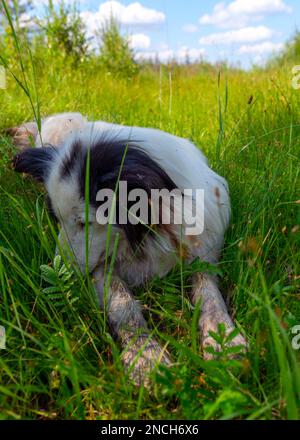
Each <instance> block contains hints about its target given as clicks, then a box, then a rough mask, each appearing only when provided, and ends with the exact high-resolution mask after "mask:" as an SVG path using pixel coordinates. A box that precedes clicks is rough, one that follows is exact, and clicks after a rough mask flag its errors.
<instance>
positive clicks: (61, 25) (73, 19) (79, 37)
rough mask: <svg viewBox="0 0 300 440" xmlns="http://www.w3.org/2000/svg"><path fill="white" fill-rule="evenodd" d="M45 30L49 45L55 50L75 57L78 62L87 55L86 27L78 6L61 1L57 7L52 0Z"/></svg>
mask: <svg viewBox="0 0 300 440" xmlns="http://www.w3.org/2000/svg"><path fill="white" fill-rule="evenodd" d="M44 30H45V33H46V38H47V43H48V47H50V48H51V49H52V50H53V51H54V52H57V53H60V54H61V53H62V54H63V55H65V56H70V57H73V58H74V60H75V61H76V62H78V61H80V60H81V59H82V58H84V57H86V56H87V53H88V45H87V41H86V36H85V28H84V25H83V22H82V19H81V17H80V14H79V13H78V10H77V9H76V6H74V5H73V6H71V5H66V4H65V3H64V2H63V1H61V2H60V3H59V5H58V6H57V8H55V7H54V4H53V1H52V0H50V1H49V5H48V10H47V17H46V26H45V28H44Z"/></svg>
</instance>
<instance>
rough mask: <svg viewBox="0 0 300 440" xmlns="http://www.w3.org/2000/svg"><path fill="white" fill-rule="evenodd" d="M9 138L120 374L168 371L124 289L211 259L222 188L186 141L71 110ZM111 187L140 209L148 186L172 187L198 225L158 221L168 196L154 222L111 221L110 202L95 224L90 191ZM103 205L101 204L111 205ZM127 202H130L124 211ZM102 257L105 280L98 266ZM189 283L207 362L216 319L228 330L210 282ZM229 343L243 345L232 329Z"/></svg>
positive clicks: (218, 242) (224, 221) (216, 254)
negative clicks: (118, 358) (97, 312)
mask: <svg viewBox="0 0 300 440" xmlns="http://www.w3.org/2000/svg"><path fill="white" fill-rule="evenodd" d="M10 134H11V135H12V136H13V142H14V143H15V145H16V146H18V147H19V148H20V152H19V153H18V154H17V155H16V156H15V157H14V159H13V167H14V169H15V170H16V171H17V172H20V173H26V174H29V175H31V176H33V178H35V179H36V180H37V181H39V182H42V183H43V184H44V185H45V188H46V190H47V194H48V198H49V202H50V207H51V211H52V212H53V214H54V215H55V217H56V219H57V221H58V222H59V224H60V232H59V237H58V238H59V244H60V245H59V248H60V249H61V250H63V251H64V250H65V252H66V253H67V254H68V255H69V258H71V260H72V262H73V263H74V264H76V265H77V266H78V267H79V268H80V270H81V271H82V272H83V273H86V271H88V272H89V273H90V274H91V275H92V277H93V278H94V280H95V289H96V292H97V295H98V298H99V302H100V305H101V307H102V308H105V310H106V313H107V315H106V316H107V319H108V322H109V326H110V328H111V331H112V333H113V335H114V337H115V338H117V340H118V341H119V342H120V344H121V347H122V360H123V363H124V365H125V368H127V369H128V370H130V371H131V375H132V377H133V379H134V380H135V381H136V382H137V383H143V382H144V383H145V381H147V378H148V377H149V372H150V371H152V370H153V369H154V367H155V366H156V365H157V363H158V362H160V363H163V364H166V365H170V364H171V358H170V355H169V353H168V352H167V350H166V348H165V347H161V345H160V344H159V342H158V341H157V340H155V339H154V338H153V337H152V336H151V332H150V330H149V329H148V327H147V323H146V321H145V319H144V317H143V315H142V311H141V306H140V304H139V302H138V301H137V300H136V299H135V298H134V296H133V294H132V293H131V290H130V288H131V287H134V286H140V285H143V284H144V283H145V282H146V281H147V280H149V279H151V278H153V277H157V276H158V277H163V276H165V275H166V274H167V273H168V272H169V271H170V270H171V269H172V268H173V267H174V266H175V264H177V263H178V262H179V261H182V260H184V261H185V262H186V263H190V262H192V261H193V260H194V259H196V258H197V257H198V258H200V259H201V260H202V261H205V262H207V263H210V264H216V263H217V262H218V260H219V258H220V252H221V250H222V246H223V240H224V233H225V231H226V229H227V227H228V223H229V219H230V199H229V192H228V185H227V182H226V181H225V179H224V178H223V177H221V176H219V175H218V174H216V173H215V172H214V171H213V170H212V169H211V168H210V167H209V165H208V162H207V159H206V158H205V156H204V155H203V154H202V152H201V151H200V150H199V148H197V147H196V146H195V145H194V144H193V143H192V142H190V141H189V140H186V139H183V138H180V137H177V136H174V135H172V134H168V133H166V132H163V131H160V130H157V129H152V128H141V127H129V126H122V125H116V124H111V123H107V122H103V121H96V122H90V121H88V120H87V119H86V118H85V117H84V116H82V115H81V114H80V113H63V114H58V115H53V116H50V117H47V118H45V119H43V120H42V124H41V132H40V133H39V131H38V126H37V124H36V123H34V122H30V123H26V124H23V125H21V126H19V127H16V128H13V129H11V130H10ZM33 147H35V148H33ZM121 182H122V183H123V184H124V182H125V184H126V188H127V190H126V191H127V193H126V194H127V195H128V194H129V191H133V192H134V191H136V190H140V189H141V190H143V191H144V193H145V194H146V196H147V202H148V203H147V210H146V212H148V211H149V210H150V209H151V208H152V205H153V202H152V201H151V200H150V195H151V191H152V190H154V189H155V190H165V191H167V194H170V193H172V191H174V190H177V191H179V193H180V194H181V195H182V194H183V196H182V199H181V202H182V203H183V202H184V201H185V199H189V202H190V205H191V209H192V210H193V209H194V208H196V209H197V208H199V209H198V211H199V212H200V214H199V215H198V217H197V215H196V216H195V218H196V223H197V219H200V218H201V219H202V223H201V225H200V223H199V225H200V226H199V229H197V228H196V229H194V230H192V233H187V231H188V230H190V231H191V228H190V227H189V226H190V225H188V224H187V223H186V221H185V220H182V218H181V220H182V222H181V224H175V222H173V223H172V222H170V223H169V224H168V222H167V223H165V222H162V217H163V214H168V212H169V213H170V212H172V213H173V214H174V215H175V214H176V212H177V211H178V209H179V208H180V206H181V207H182V204H180V203H179V204H178V203H177V204H176V203H175V202H174V200H173V202H171V203H169V204H168V203H166V200H164V197H162V200H161V203H160V204H159V206H158V207H156V211H155V213H156V219H157V220H158V221H157V222H156V224H154V225H152V224H150V223H151V222H148V224H146V223H145V222H142V221H135V222H134V221H132V222H129V221H128V220H129V215H127V217H126V220H127V222H122V221H120V218H121V211H122V206H121V203H120V202H119V201H118V200H117V197H116V198H115V199H114V200H115V205H114V208H115V214H116V216H115V217H116V219H115V223H114V224H110V225H109V224H104V223H103V222H101V221H100V222H99V221H97V213H98V210H99V209H101V208H102V207H103V206H104V205H105V201H104V199H101V200H100V199H99V197H98V196H97V195H98V194H99V191H101V190H105V189H108V190H110V191H113V190H116V188H117V187H118V185H120V183H121ZM185 189H189V190H190V191H191V190H192V191H196V190H197V189H198V190H201V191H202V193H201V194H202V195H203V197H202V198H200V199H199V200H198V199H196V198H195V197H194V195H191V193H189V195H185ZM87 199H88V204H87V203H86V201H87ZM87 206H88V212H87ZM107 206H110V208H111V207H112V204H110V205H107ZM132 206H133V204H132V201H131V204H129V211H130V207H132ZM107 210H108V209H106V212H107ZM104 211H105V210H102V211H101V215H102V217H101V216H100V217H101V218H102V219H103V215H104ZM127 214H128V209H127ZM190 214H191V212H190ZM131 220H132V219H131ZM108 230H109V235H110V241H109V243H108V241H107V235H108ZM195 231H196V232H195ZM86 238H88V252H86V243H87V240H86ZM115 243H117V244H118V246H117V249H116V247H115V246H114V244H115ZM112 259H113V260H114V264H113V272H112V276H111V278H110V282H109V284H108V283H107V276H106V273H105V271H106V269H105V267H106V263H107V261H108V260H109V261H112ZM191 281H192V289H191V292H190V300H191V303H192V304H193V305H194V306H195V305H197V304H198V303H199V302H201V314H200V318H199V330H200V339H201V346H202V349H203V356H204V358H205V359H211V358H212V354H211V351H210V350H208V351H206V350H205V348H206V347H208V346H210V347H212V348H213V349H214V350H215V351H219V350H220V347H219V345H218V343H217V342H216V340H215V339H214V338H213V337H212V336H211V332H217V331H218V324H219V323H224V325H225V328H226V332H227V333H230V332H231V331H233V330H234V328H235V326H234V323H233V321H232V319H231V318H230V316H229V313H228V311H227V307H226V305H225V302H224V300H223V297H222V295H221V293H220V291H219V288H218V284H217V280H216V277H215V276H213V275H211V274H209V273H195V274H194V275H193V277H192V280H191ZM229 344H230V345H232V346H242V347H244V348H245V349H246V347H247V343H246V340H245V338H244V337H243V335H242V334H241V333H239V334H237V335H236V336H235V337H234V338H233V339H232V340H231V342H230V343H229Z"/></svg>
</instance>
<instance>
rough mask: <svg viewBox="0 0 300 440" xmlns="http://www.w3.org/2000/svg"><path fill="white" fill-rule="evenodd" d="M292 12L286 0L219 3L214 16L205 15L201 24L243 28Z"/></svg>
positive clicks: (238, 0)
mask: <svg viewBox="0 0 300 440" xmlns="http://www.w3.org/2000/svg"><path fill="white" fill-rule="evenodd" d="M291 12H292V8H291V7H290V6H288V5H287V4H286V3H285V2H284V0H234V1H232V2H231V3H229V4H227V3H225V2H222V3H217V4H216V5H215V6H214V8H213V12H212V14H205V15H203V16H202V17H200V19H199V22H200V23H201V24H210V25H215V26H218V27H221V28H241V27H245V26H247V25H248V24H249V23H250V22H252V21H258V20H262V19H263V17H264V16H266V15H272V14H278V13H291Z"/></svg>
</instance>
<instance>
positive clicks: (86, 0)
mask: <svg viewBox="0 0 300 440" xmlns="http://www.w3.org/2000/svg"><path fill="white" fill-rule="evenodd" d="M36 1H37V0H36ZM68 2H70V3H72V0H68ZM37 3H39V4H40V2H37ZM77 4H78V7H79V9H80V11H81V15H82V18H83V21H84V23H85V24H86V28H87V33H88V35H89V36H90V37H91V38H92V37H93V35H94V32H95V30H96V29H98V28H99V27H100V26H101V23H103V21H104V20H106V19H107V18H108V17H109V16H110V15H111V14H113V15H114V16H115V17H116V18H117V20H118V21H119V23H120V24H121V29H122V32H123V33H124V34H125V33H126V34H127V35H129V40H130V44H131V46H132V48H133V49H134V51H135V54H136V55H135V56H136V58H144V59H147V58H155V57H159V59H160V60H161V61H162V62H166V61H168V60H170V59H172V58H174V57H175V58H176V59H177V60H178V61H179V62H180V61H184V60H185V59H186V56H187V53H188V56H189V58H190V60H192V61H193V60H195V59H199V58H200V57H203V58H204V59H206V60H208V61H211V62H215V61H218V60H228V61H229V62H230V63H233V64H235V65H240V66H242V67H244V68H248V67H250V66H251V65H252V64H253V63H256V64H263V63H264V61H265V60H266V59H267V58H268V56H270V55H271V54H272V53H276V52H278V51H280V50H281V49H282V47H283V45H284V43H285V42H286V41H288V40H289V39H290V38H291V36H292V35H293V33H294V32H295V30H296V29H297V28H299V29H300V0H229V1H226V0H223V1H221V2H220V1H213V0H139V1H135V0H118V1H116V0H109V1H107V0H106V1H101V0H78V1H77ZM299 62H300V60H299Z"/></svg>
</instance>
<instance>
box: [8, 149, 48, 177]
mask: <svg viewBox="0 0 300 440" xmlns="http://www.w3.org/2000/svg"><path fill="white" fill-rule="evenodd" d="M55 153H56V150H55V148H53V147H42V148H26V149H25V150H23V151H22V152H21V153H19V154H17V155H16V156H15V157H14V159H13V168H14V170H15V171H17V172H18V173H26V174H30V175H31V176H32V177H34V179H36V180H37V181H38V182H44V181H45V179H46V178H47V175H48V173H49V170H50V168H51V166H52V164H53V160H54V156H55Z"/></svg>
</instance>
